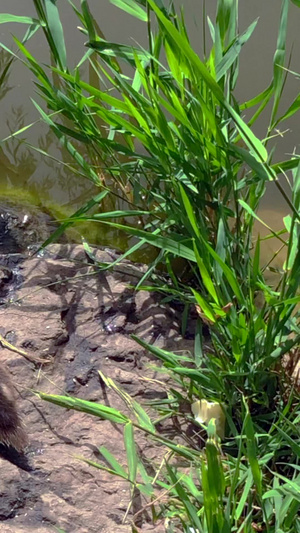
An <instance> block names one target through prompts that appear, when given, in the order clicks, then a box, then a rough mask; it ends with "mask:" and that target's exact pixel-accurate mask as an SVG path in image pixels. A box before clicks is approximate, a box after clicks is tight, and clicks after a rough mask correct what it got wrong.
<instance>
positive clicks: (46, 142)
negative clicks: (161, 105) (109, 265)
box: [0, 0, 300, 263]
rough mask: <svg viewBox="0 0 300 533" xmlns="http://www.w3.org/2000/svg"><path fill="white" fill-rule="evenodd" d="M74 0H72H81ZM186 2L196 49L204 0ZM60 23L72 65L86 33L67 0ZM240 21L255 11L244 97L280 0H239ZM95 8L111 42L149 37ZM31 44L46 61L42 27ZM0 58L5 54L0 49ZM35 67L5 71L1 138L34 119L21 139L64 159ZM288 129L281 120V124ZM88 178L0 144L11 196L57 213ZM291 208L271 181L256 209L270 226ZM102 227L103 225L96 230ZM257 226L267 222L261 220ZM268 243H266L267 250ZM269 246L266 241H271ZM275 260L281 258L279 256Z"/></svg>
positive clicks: (82, 191) (270, 48)
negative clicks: (37, 99)
mask: <svg viewBox="0 0 300 533" xmlns="http://www.w3.org/2000/svg"><path fill="white" fill-rule="evenodd" d="M79 3H80V2H79V1H76V2H75V4H77V5H79ZM180 3H181V4H183V5H184V8H185V14H186V21H187V24H188V26H189V27H190V28H191V35H192V42H193V45H194V46H195V47H196V48H198V49H199V50H200V49H201V42H202V5H201V4H202V3H201V2H199V1H198V0H181V2H180ZM207 4H209V6H208V9H207V12H208V14H209V15H210V16H211V17H213V12H214V10H215V5H216V1H215V0H209V2H207ZM58 6H59V8H60V10H61V17H62V22H63V25H64V29H65V33H66V40H67V53H68V57H69V63H70V64H71V65H72V63H73V64H74V65H75V64H76V63H77V62H78V60H79V59H80V58H81V56H82V55H83V43H84V37H83V36H82V35H81V34H80V33H79V31H78V30H76V27H77V25H78V21H77V19H76V16H75V15H74V14H73V12H72V9H71V8H70V6H69V4H68V2H67V1H66V0H58ZM240 6H241V9H240V28H241V30H244V29H246V27H247V26H248V25H249V24H250V23H251V22H252V21H253V20H254V19H256V18H258V17H259V22H258V25H257V27H256V29H255V33H254V35H253V36H252V39H251V40H250V41H249V43H248V44H247V45H246V46H245V47H244V48H243V51H242V56H241V57H242V61H241V66H240V78H239V83H238V87H237V98H238V99H240V100H247V99H249V98H251V97H253V96H254V95H256V94H258V93H259V92H260V91H261V90H263V89H264V88H266V87H267V86H268V84H269V81H270V78H271V75H272V59H273V54H274V50H275V46H276V39H277V30H278V23H279V15H280V8H281V0H263V2H262V1H261V0H251V2H249V0H241V1H240ZM90 7H91V11H92V12H93V14H94V16H95V18H96V20H97V21H98V23H99V26H100V27H101V29H102V30H103V31H104V33H105V35H106V37H107V38H109V39H110V40H112V41H116V42H126V41H127V42H128V43H130V41H131V40H132V39H134V40H136V41H137V42H139V43H141V44H146V33H145V26H144V24H143V23H142V22H139V21H138V20H137V19H133V18H132V17H130V16H129V15H126V14H125V13H123V12H121V11H120V10H118V9H117V8H116V7H114V6H113V5H111V4H110V3H109V1H108V0H91V1H90ZM0 10H1V12H3V13H14V14H18V15H20V14H22V15H29V16H35V10H34V6H33V2H32V0H22V2H20V0H1V6H0ZM299 27H300V9H297V8H296V7H295V6H294V5H292V4H291V6H290V15H289V39H288V51H289V50H290V49H291V46H292V44H293V45H294V53H293V57H292V61H291V67H290V68H291V70H294V71H296V72H300V55H299V54H298V50H299V46H300V32H299ZM24 31H25V26H24V27H23V26H22V25H17V24H10V25H7V24H3V25H1V26H0V41H1V42H3V43H5V44H6V45H7V46H9V47H11V46H13V45H12V34H13V35H16V36H18V37H22V36H23V34H24ZM28 47H29V49H30V50H31V51H32V52H33V53H34V55H35V57H36V58H37V59H38V60H39V61H42V62H44V63H49V54H48V49H47V46H46V44H45V41H44V37H43V35H42V33H39V34H38V35H35V36H34V37H33V39H32V40H31V41H30V43H29V46H28ZM0 60H1V63H2V65H3V61H5V60H6V58H5V56H2V57H1V59H0ZM32 77H33V76H32V75H31V73H30V72H29V71H28V69H27V68H26V67H25V66H23V65H22V63H21V62H15V63H14V64H13V67H12V69H11V73H10V76H9V79H8V83H7V87H6V94H3V91H2V94H0V97H2V98H1V100H0V114H1V134H0V139H3V138H5V137H6V136H7V135H9V134H10V133H11V132H12V131H15V130H16V129H19V128H21V127H22V126H24V125H26V124H30V123H32V122H35V121H38V122H37V124H36V125H35V126H33V127H32V128H31V129H30V130H27V131H26V132H25V133H24V134H23V135H22V139H24V140H25V139H26V141H27V142H28V143H30V144H32V145H33V146H38V147H39V148H40V149H42V150H44V151H46V152H47V153H50V154H51V155H52V156H53V157H54V158H57V159H63V160H64V161H65V162H68V158H67V156H66V154H65V153H62V151H61V149H60V147H59V145H58V143H57V141H56V139H55V138H54V137H53V136H52V135H51V134H49V132H48V129H47V127H46V126H45V125H44V124H42V123H41V122H40V121H39V117H38V113H37V111H36V110H35V108H34V107H33V104H32V102H31V101H30V97H32V96H33V91H34V86H33V82H32ZM299 87H300V82H299V80H297V79H295V78H294V77H293V76H289V77H288V81H287V85H286V89H285V93H284V97H283V99H282V102H281V110H282V111H283V110H286V109H287V107H288V106H289V105H290V103H291V101H292V100H293V99H294V98H295V96H296V95H297V92H298V91H299ZM299 124H300V121H299V118H293V119H292V120H290V121H289V124H288V127H289V131H288V132H287V133H286V134H285V135H284V136H283V137H281V136H279V137H278V139H276V143H277V148H278V149H277V153H276V159H277V160H281V159H285V158H286V154H290V153H292V152H293V150H294V148H295V147H296V152H299V134H300V126H299ZM284 129H286V126H284ZM265 130H266V123H265V122H264V121H262V120H261V121H260V122H258V123H257V125H256V132H257V134H258V135H259V136H261V137H264V135H265V132H266V131H265ZM92 190H93V187H92V185H91V184H90V183H89V182H88V181H84V180H82V179H79V178H76V176H74V175H73V174H72V173H71V172H70V171H69V170H68V168H67V167H66V166H62V165H61V164H59V163H58V162H57V161H55V159H49V158H48V159H47V158H45V157H43V156H41V155H40V154H39V153H37V152H35V151H34V150H32V149H30V148H29V147H28V146H27V145H25V144H23V143H20V142H19V141H16V140H15V141H10V142H8V143H5V144H2V145H0V195H1V194H2V195H3V194H4V195H5V194H9V195H10V196H11V195H12V194H13V195H14V196H17V197H20V199H22V198H24V191H26V194H25V196H27V199H29V200H30V201H32V202H33V203H35V204H38V205H39V204H41V205H43V206H48V207H50V209H52V210H53V208H56V209H58V208H59V211H60V212H61V213H64V214H65V213H70V212H73V211H74V210H75V209H76V208H77V207H78V206H79V205H81V204H82V202H83V201H84V199H87V198H89V197H90V195H91V191H92ZM287 212H288V209H287V207H286V205H285V204H284V202H283V200H282V199H281V197H280V195H279V193H278V192H277V190H276V188H275V187H274V186H272V185H271V186H269V190H268V194H267V195H266V199H265V200H264V203H263V206H262V210H261V216H262V218H264V219H265V220H266V222H267V223H268V224H270V225H271V226H272V227H274V229H280V228H281V227H282V218H283V216H284V215H285V214H287ZM98 231H100V230H98ZM103 231H104V230H103V229H102V228H101V232H102V233H101V236H100V237H99V240H100V241H102V242H103V243H105V244H110V243H111V242H112V241H113V242H114V244H118V245H119V246H121V244H122V243H120V242H119V243H118V242H116V241H118V239H119V237H118V236H117V235H116V234H111V233H110V234H104V233H103ZM259 231H261V233H262V234H264V233H265V230H264V229H263V228H261V229H260V230H259ZM272 246H273V245H272V244H271V243H270V244H268V245H266V246H265V247H264V250H265V253H266V254H267V255H269V253H270V250H271V249H273V250H274V248H272ZM269 247H271V248H269ZM277 261H278V262H279V263H280V261H281V259H278V260H277Z"/></svg>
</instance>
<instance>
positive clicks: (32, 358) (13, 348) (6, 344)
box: [0, 335, 51, 365]
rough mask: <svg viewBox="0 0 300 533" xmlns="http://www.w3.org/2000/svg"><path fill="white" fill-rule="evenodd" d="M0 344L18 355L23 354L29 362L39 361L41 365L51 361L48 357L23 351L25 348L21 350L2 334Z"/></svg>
mask: <svg viewBox="0 0 300 533" xmlns="http://www.w3.org/2000/svg"><path fill="white" fill-rule="evenodd" d="M0 344H2V346H3V348H7V349H8V350H10V351H11V352H15V353H18V354H20V355H23V357H25V359H27V360H28V361H30V362H31V363H39V364H41V365H45V364H48V363H50V362H51V361H50V359H41V358H40V357H35V356H34V355H31V354H29V353H27V352H25V350H21V349H20V348H17V347H16V346H14V345H13V344H10V342H8V341H7V340H5V339H4V337H2V335H0Z"/></svg>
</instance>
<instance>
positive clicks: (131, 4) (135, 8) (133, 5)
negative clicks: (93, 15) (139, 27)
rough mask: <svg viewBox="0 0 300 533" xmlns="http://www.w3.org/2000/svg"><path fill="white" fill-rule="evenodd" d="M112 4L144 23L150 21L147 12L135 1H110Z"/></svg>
mask: <svg viewBox="0 0 300 533" xmlns="http://www.w3.org/2000/svg"><path fill="white" fill-rule="evenodd" d="M110 3H111V4H113V5H114V6H117V7H118V8H120V9H122V10H123V11H125V12H126V13H128V14H129V15H132V16H133V17H135V18H137V19H139V20H142V21H143V22H147V20H148V16H147V13H146V11H145V10H144V9H143V8H142V7H141V6H139V5H138V4H137V2H135V1H134V0H110Z"/></svg>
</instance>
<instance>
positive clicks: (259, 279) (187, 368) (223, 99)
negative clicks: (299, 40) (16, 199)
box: [0, 0, 300, 533]
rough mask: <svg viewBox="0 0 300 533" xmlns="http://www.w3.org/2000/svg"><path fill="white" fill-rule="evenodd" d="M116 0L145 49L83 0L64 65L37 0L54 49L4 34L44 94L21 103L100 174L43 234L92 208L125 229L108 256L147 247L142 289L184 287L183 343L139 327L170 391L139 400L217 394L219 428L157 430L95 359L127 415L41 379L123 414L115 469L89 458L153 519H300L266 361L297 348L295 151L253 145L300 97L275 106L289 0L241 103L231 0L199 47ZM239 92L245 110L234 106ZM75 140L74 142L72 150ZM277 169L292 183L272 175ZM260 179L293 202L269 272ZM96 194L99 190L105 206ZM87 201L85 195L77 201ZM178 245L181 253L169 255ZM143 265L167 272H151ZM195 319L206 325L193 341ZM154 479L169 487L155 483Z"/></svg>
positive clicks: (273, 373)
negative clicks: (135, 24) (264, 260)
mask: <svg viewBox="0 0 300 533" xmlns="http://www.w3.org/2000/svg"><path fill="white" fill-rule="evenodd" d="M114 3H115V4H116V5H118V7H120V9H123V10H125V11H127V12H128V13H130V14H131V15H133V16H135V17H137V18H139V19H140V20H142V21H144V23H145V29H146V31H147V32H148V43H149V45H148V49H147V50H145V49H142V48H141V47H138V46H130V47H129V46H125V45H122V44H119V43H112V42H109V41H107V40H106V39H105V38H104V36H103V34H102V33H101V31H100V30H99V28H98V26H97V23H96V22H95V20H94V18H93V16H92V14H91V13H90V10H89V7H88V4H87V2H86V1H85V0H82V2H81V11H79V10H78V9H77V8H75V7H74V6H73V9H74V10H75V13H76V14H77V16H78V18H79V20H80V24H81V28H80V31H82V32H83V33H84V34H85V35H86V38H87V43H86V45H87V51H86V52H85V54H84V56H83V57H82V59H81V61H80V62H79V64H78V65H77V67H76V68H75V69H74V70H72V71H71V70H70V69H68V66H67V58H66V47H65V43H64V35H63V28H62V26H61V23H60V19H59V13H58V9H57V8H56V6H55V5H54V4H53V2H50V0H49V1H47V0H44V1H42V0H34V4H35V7H36V10H37V16H38V19H37V22H35V24H37V25H40V27H41V28H42V30H43V31H44V33H45V37H46V39H47V41H48V44H49V47H50V50H51V53H52V57H53V62H54V64H55V66H54V67H51V68H50V67H49V68H46V67H44V66H42V65H40V64H39V63H38V62H37V61H36V60H35V58H34V56H33V55H32V54H31V53H30V52H29V50H28V49H27V48H26V47H25V46H24V44H22V43H20V42H19V41H17V40H16V43H17V45H18V47H19V49H20V51H21V52H22V54H23V56H24V60H25V62H26V64H27V65H28V67H29V68H30V69H31V70H32V72H33V73H34V75H35V77H36V80H37V82H36V86H37V89H38V92H39V95H40V97H42V99H43V100H44V101H45V102H46V104H47V111H45V109H44V108H42V107H41V105H40V104H39V103H37V102H34V105H35V106H36V108H37V110H38V111H39V113H40V115H41V118H42V119H43V120H44V121H45V122H46V123H47V124H48V125H49V127H50V128H51V129H52V131H53V132H54V133H55V135H56V136H57V137H58V139H59V140H60V142H61V143H62V144H63V145H64V146H65V148H66V149H67V150H68V151H69V153H70V154H71V155H72V157H73V160H74V170H76V172H77V173H80V174H81V175H82V176H83V177H85V178H87V179H89V180H91V181H92V182H93V183H94V184H95V185H96V186H97V187H99V189H100V193H99V195H98V196H97V197H95V199H93V200H91V201H90V202H88V203H87V204H86V205H85V206H83V207H82V209H80V210H79V211H77V212H76V213H75V214H74V215H73V216H72V217H70V218H69V219H68V220H66V221H65V222H64V223H63V225H62V227H61V228H60V230H59V231H58V232H56V234H55V235H54V237H53V238H56V237H57V235H58V234H59V232H61V231H63V230H64V229H65V228H66V227H67V226H69V225H70V224H71V223H75V222H78V221H82V220H84V221H88V220H92V221H97V222H99V223H100V224H102V225H103V224H106V225H109V226H110V227H113V228H115V229H119V230H122V231H125V232H126V233H128V234H129V235H131V236H133V237H134V238H135V239H136V241H135V243H134V245H133V246H132V247H131V248H130V247H129V248H128V250H127V251H126V253H125V254H124V255H123V256H122V257H120V259H119V260H120V261H121V260H122V258H123V257H124V256H127V255H129V254H131V253H133V252H134V251H136V250H138V249H139V248H141V247H142V246H144V245H145V244H148V245H152V246H154V247H156V248H157V250H158V255H157V257H156V258H155V260H154V262H152V263H151V264H150V265H149V268H148V271H147V273H146V274H145V275H144V276H143V278H142V280H141V281H140V282H139V284H138V286H137V288H138V289H147V290H157V291H160V292H162V293H163V294H164V295H165V301H170V300H179V301H180V302H181V303H183V305H184V313H183V330H184V329H185V326H186V323H187V320H188V312H189V310H190V309H195V310H196V312H197V313H198V316H199V319H198V325H197V329H196V334H195V350H194V354H193V355H191V356H184V357H182V356H178V355H177V354H175V353H168V352H166V351H164V350H162V349H159V348H157V347H155V346H149V345H147V344H146V343H145V342H144V341H143V340H142V339H137V338H136V341H137V342H139V343H140V344H141V345H142V346H144V347H145V348H147V349H148V350H149V351H150V352H152V354H154V355H155V356H156V357H157V358H158V359H159V360H160V361H161V364H162V366H163V368H164V370H165V371H166V372H167V373H168V374H169V376H170V378H171V379H172V380H173V387H172V389H170V391H169V394H168V398H166V399H165V400H163V401H162V400H156V401H155V402H152V404H151V407H152V408H155V409H156V410H157V412H158V414H159V418H161V417H163V418H168V417H169V418H171V417H173V416H175V415H176V416H177V417H182V418H183V419H185V418H187V419H188V420H192V415H191V414H190V415H187V414H185V413H184V412H182V410H181V405H182V403H186V402H188V403H190V404H192V403H193V402H194V401H196V400H198V399H202V400H205V401H206V402H215V403H218V404H220V405H223V406H224V409H225V415H226V425H227V427H226V432H225V438H224V440H223V442H222V443H220V440H219V437H218V434H217V424H216V422H214V419H213V418H212V420H211V421H208V427H207V433H208V438H207V441H206V445H205V449H204V450H203V451H200V450H199V449H197V448H196V447H192V446H191V445H189V446H179V445H178V444H176V443H174V442H172V441H170V440H168V439H166V438H164V437H163V436H162V435H161V434H160V433H159V431H158V429H157V427H156V426H157V424H156V423H155V422H154V421H153V420H151V419H150V418H149V415H148V414H147V413H146V412H145V411H144V409H143V408H142V407H141V406H140V405H138V404H137V403H136V402H134V401H132V400H131V399H130V398H129V397H128V396H126V395H125V394H124V393H123V392H122V391H120V389H118V387H117V386H116V385H115V384H114V383H113V382H112V381H111V380H109V379H108V378H105V377H104V376H102V379H104V381H105V383H106V385H107V386H109V387H112V388H114V390H115V391H116V392H117V393H118V394H120V395H121V397H122V398H123V399H124V401H125V403H126V405H127V407H130V409H131V412H132V416H131V417H128V416H127V415H124V414H122V413H120V412H118V411H116V410H115V409H112V408H108V407H106V406H103V405H99V404H94V403H90V402H85V401H84V400H79V399H76V398H66V397H61V396H49V395H45V394H42V393H41V394H40V395H41V397H42V398H44V399H46V400H48V401H52V402H54V403H57V404H59V405H62V406H64V407H68V408H73V409H77V410H82V411H84V412H88V413H90V414H94V415H96V416H99V417H101V418H104V419H109V420H111V421H113V422H115V423H119V424H121V425H123V426H124V441H125V447H126V453H127V461H128V468H127V469H125V468H124V467H123V466H121V465H120V464H119V463H118V462H117V461H116V459H115V458H114V457H113V456H112V454H111V452H109V451H108V450H106V449H101V453H102V455H103V458H104V459H105V461H106V464H107V463H108V464H109V465H110V466H109V467H107V466H104V465H103V464H95V463H93V464H94V466H97V467H98V468H100V469H106V470H107V469H108V470H109V471H110V472H111V473H112V474H114V475H117V476H120V477H122V478H124V479H127V480H128V482H129V484H130V486H131V488H132V494H133V493H134V491H136V490H139V491H141V492H142V493H143V494H145V495H146V497H147V498H148V499H149V501H150V502H152V508H153V516H154V519H158V517H165V518H166V520H167V522H166V524H167V525H166V531H168V532H169V533H171V532H173V531H177V530H180V531H185V532H188V533H192V532H194V533H195V532H202V531H203V532H208V533H212V532H214V533H221V532H222V533H225V532H227V531H228V532H229V531H237V532H240V533H242V532H243V533H246V532H250V531H257V530H258V531H259V530H260V531H267V532H275V531H276V532H280V531H284V532H288V531H290V532H292V531H300V524H299V520H298V510H299V506H300V499H299V486H300V478H299V456H300V454H299V452H300V434H299V419H300V418H299V417H300V412H299V401H298V400H299V395H298V393H297V392H296V390H295V388H293V385H291V383H290V382H289V381H288V379H287V376H286V374H285V373H284V371H283V369H282V365H281V361H282V358H283V357H284V356H285V355H286V354H292V351H293V350H298V349H299V340H300V329H299V308H298V307H297V305H298V304H299V300H300V297H299V295H298V292H297V291H298V287H299V279H300V247H299V221H300V212H299V207H300V171H299V168H300V167H299V159H298V157H296V156H295V157H292V158H290V159H287V160H286V161H282V162H280V163H273V162H272V158H273V153H272V152H271V153H269V152H268V151H267V144H268V140H269V138H270V137H271V136H272V135H273V133H274V130H275V128H277V127H278V126H279V125H280V124H281V123H283V121H284V120H286V119H288V118H289V117H290V116H291V115H293V114H294V113H296V112H297V111H298V110H299V105H300V103H299V102H300V100H299V96H297V98H296V99H295V100H294V102H293V103H292V104H291V106H290V107H289V108H288V109H287V110H286V112H284V113H283V115H281V116H280V115H279V114H278V109H279V103H280V98H281V94H282V91H283V88H284V82H285V70H284V66H285V64H286V59H285V53H286V50H285V42H286V33H287V15H288V9H289V1H288V0H283V2H282V11H281V17H280V22H279V33H278V39H277V48H276V51H275V55H274V64H273V67H274V75H273V79H272V81H271V83H270V85H269V87H268V88H267V89H266V90H265V91H263V92H262V93H261V94H259V95H257V96H255V97H254V98H253V99H251V100H250V101H248V102H243V103H239V102H237V100H236V98H235V96H234V89H235V85H236V81H237V76H238V65H239V53H240V50H241V47H242V46H243V45H244V44H246V42H247V40H248V39H249V38H250V37H251V35H252V33H253V31H254V30H255V25H256V23H253V24H251V25H250V26H249V28H247V29H246V30H245V31H244V32H243V33H239V32H238V25H237V21H238V2H236V1H232V2H231V1H229V2H228V1H225V0H219V2H218V6H217V12H216V18H215V22H212V21H209V29H210V34H211V40H212V47H211V50H210V52H209V53H206V55H205V56H204V57H203V58H200V57H199V56H198V55H197V54H196V52H195V51H194V50H193V48H192V46H191V44H190V41H189V37H188V31H187V28H186V26H185V21H184V15H183V13H182V12H179V13H177V12H176V11H175V8H174V6H173V5H171V6H169V7H165V6H163V5H162V4H159V5H158V2H155V1H154V0H147V2H144V1H142V0H114ZM294 3H296V2H294ZM50 7H51V9H50ZM0 20H1V19H0ZM204 49H205V50H207V46H205V47H204ZM85 61H86V62H89V64H90V66H91V68H92V69H93V72H94V74H96V77H97V79H98V82H99V85H97V84H91V83H88V82H87V81H85V80H84V79H82V77H81V75H80V65H82V63H84V62H85ZM122 64H125V65H126V69H127V70H128V72H129V73H127V70H126V75H125V74H124V73H123V71H122ZM51 74H53V75H54V76H53V80H52V79H51ZM100 87H101V88H100ZM267 104H270V105H271V114H270V119H269V124H268V127H267V132H266V138H265V139H264V140H260V139H259V138H258V137H257V136H255V134H254V133H253V130H252V126H253V124H254V123H255V121H256V120H257V118H258V117H259V116H260V115H261V114H262V113H263V112H264V110H265V109H266V106H267ZM246 109H247V110H248V112H251V111H252V116H251V117H250V118H249V119H248V121H247V122H246V121H245V120H244V119H243V113H244V111H245V110H246ZM74 140H76V143H78V142H79V143H82V146H83V147H84V148H85V150H86V152H85V153H87V154H88V155H87V157H83V155H82V153H81V151H79V150H77V149H76V148H75V145H74V144H73V143H74ZM76 146H77V144H76ZM141 146H142V147H143V150H141ZM287 171H289V172H291V178H290V180H289V186H290V191H289V193H286V191H285V190H284V189H283V188H282V186H281V183H280V181H279V176H280V175H281V174H282V173H285V172H287ZM269 181H272V182H274V184H275V186H277V188H278V189H279V190H280V192H281V194H282V196H283V197H284V199H285V200H286V202H287V205H288V208H289V211H290V214H289V216H288V217H286V218H285V220H284V227H283V228H282V231H279V232H275V231H273V230H272V229H271V228H270V236H269V238H273V239H274V240H277V241H278V242H279V243H280V246H282V247H283V248H284V249H285V250H286V261H285V264H284V265H283V268H282V272H281V275H280V276H279V277H278V281H277V285H274V286H271V285H269V284H268V283H267V281H266V273H267V272H268V269H269V268H270V264H271V259H272V258H270V262H269V263H268V265H266V266H262V265H261V259H260V254H261V246H262V245H263V244H262V242H261V239H260V238H259V237H258V238H257V239H256V241H255V240H254V237H253V225H254V222H255V221H256V220H258V221H259V222H261V221H260V219H259V217H258V215H257V209H258V207H259V204H260V201H261V199H262V197H263V196H264V193H265V188H266V183H267V182H269ZM108 197H109V198H110V199H111V201H112V204H111V205H113V208H112V209H110V210H109V211H107V209H106V210H105V201H106V200H107V198H108ZM96 204H100V212H98V213H94V214H92V215H91V214H89V210H90V208H94V207H95V205H96ZM106 207H107V204H106ZM131 216H133V217H134V219H133V220H134V223H132V224H131V225H130V224H129V220H131V219H130V218H129V217H131ZM117 219H121V220H122V219H123V222H122V223H119V222H117V221H116V220H117ZM137 222H139V224H138V223H137ZM177 258H180V259H181V260H182V264H183V265H184V266H183V268H182V269H181V270H179V271H178V268H177V269H175V259H177ZM158 264H163V265H164V268H165V272H166V274H165V275H160V276H159V277H157V276H156V277H154V278H153V277H152V275H153V273H155V269H156V267H157V266H158ZM100 267H101V268H104V267H103V265H101V266H100ZM105 268H111V265H109V266H106V267H105ZM148 279H151V284H148V282H147V280H148ZM258 298H259V299H260V301H261V302H262V303H261V304H260V305H258V303H257V302H258ZM203 323H204V324H206V325H207V326H208V327H209V331H210V344H209V348H208V349H205V348H204V345H203V331H202V329H203ZM136 431H143V432H145V433H146V434H147V435H148V436H149V438H152V439H155V441H156V442H158V443H160V445H161V446H164V447H165V450H166V458H165V461H164V466H163V468H160V469H159V470H158V471H157V473H156V474H155V475H154V476H150V475H149V474H148V473H147V470H146V468H145V465H144V464H143V462H142V460H141V458H140V457H139V456H138V453H137V450H136V446H135V432H136ZM176 455H177V456H180V457H182V458H184V459H185V461H187V463H188V465H189V467H190V470H189V473H187V472H186V471H185V470H183V469H181V468H180V467H179V466H178V465H176V462H175V460H174V457H175V456H176ZM90 464H91V463H90ZM157 489H161V490H163V491H165V494H164V495H167V496H168V497H167V498H163V499H160V498H159V497H158V496H157V492H156V491H157ZM134 528H135V525H134V523H133V530H134Z"/></svg>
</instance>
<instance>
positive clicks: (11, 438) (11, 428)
mask: <svg viewBox="0 0 300 533" xmlns="http://www.w3.org/2000/svg"><path fill="white" fill-rule="evenodd" d="M0 443H1V444H4V445H5V446H11V447H12V448H14V449H15V450H17V451H18V452H22V451H23V450H24V448H25V447H26V445H27V435H26V433H25V431H24V429H23V426H22V422H21V419H20V417H19V414H18V411H17V408H16V402H15V390H14V387H13V385H12V382H11V380H10V376H9V374H8V372H7V371H6V370H5V368H4V367H3V366H2V365H1V364H0Z"/></svg>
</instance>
